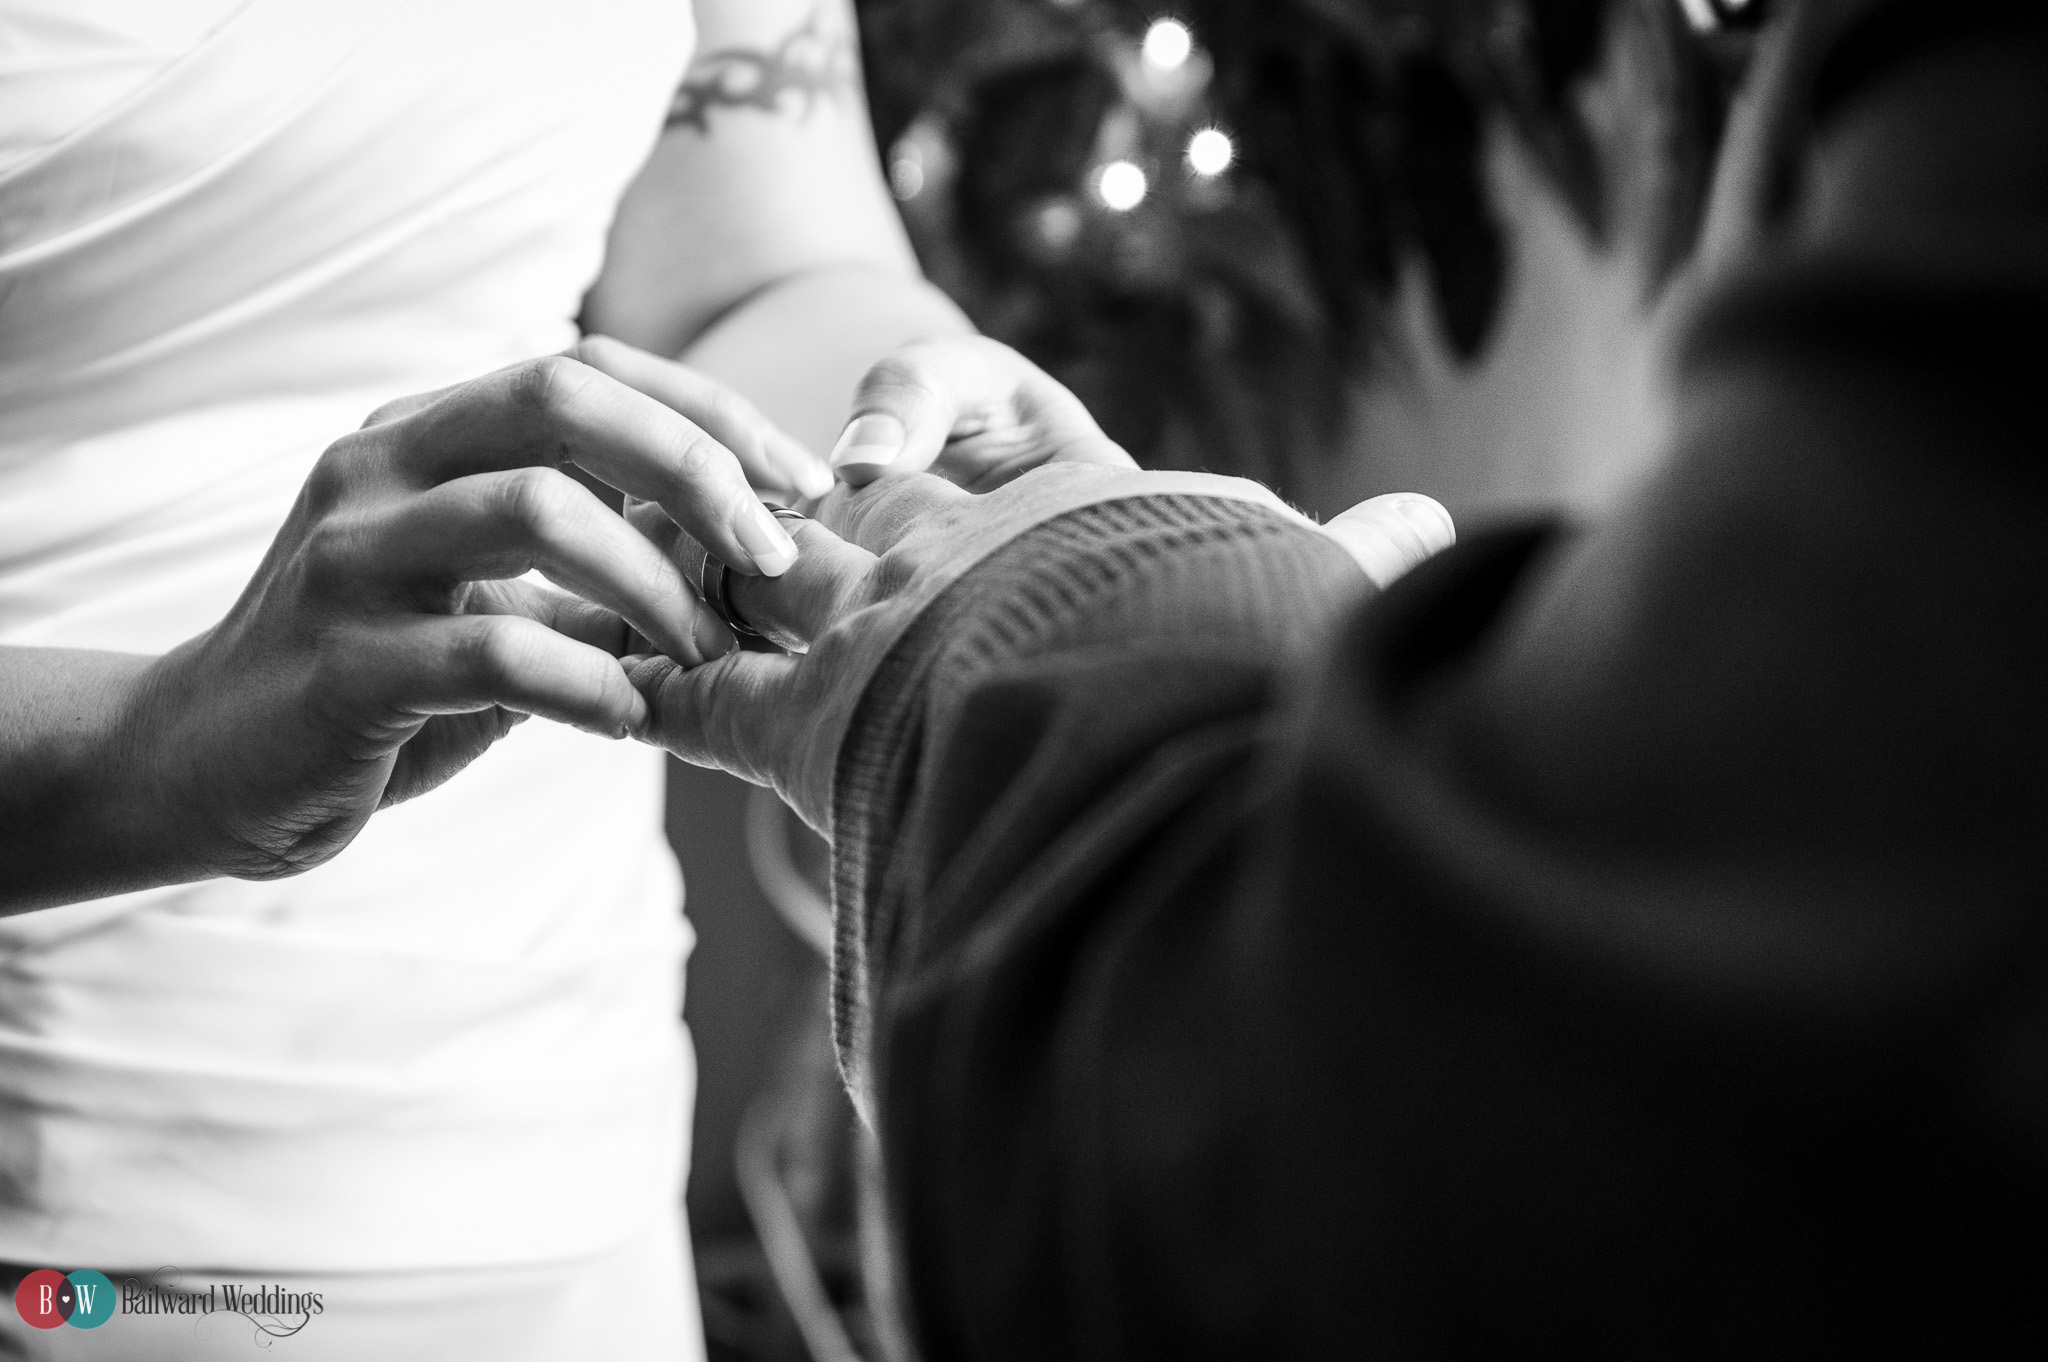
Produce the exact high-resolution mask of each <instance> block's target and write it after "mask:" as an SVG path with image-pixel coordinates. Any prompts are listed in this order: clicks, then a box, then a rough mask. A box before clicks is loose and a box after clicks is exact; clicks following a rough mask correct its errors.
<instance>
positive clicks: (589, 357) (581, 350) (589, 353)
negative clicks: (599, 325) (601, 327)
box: [562, 336, 622, 364]
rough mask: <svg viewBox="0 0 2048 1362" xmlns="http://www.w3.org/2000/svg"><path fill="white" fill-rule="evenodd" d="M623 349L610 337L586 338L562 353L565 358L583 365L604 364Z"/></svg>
mask: <svg viewBox="0 0 2048 1362" xmlns="http://www.w3.org/2000/svg"><path fill="white" fill-rule="evenodd" d="M621 348H622V347H621V346H620V344H619V342H617V341H615V340H613V339H612V338H611V337H610V336H584V337H582V338H581V339H579V340H578V341H577V342H576V343H575V344H574V345H572V346H570V347H569V348H568V349H567V350H564V351H563V352H562V354H563V356H564V357H565V358H568V359H573V360H576V361H578V362H579V363H583V364H597V363H602V362H603V361H604V360H605V359H607V358H608V357H610V356H612V355H616V354H617V353H618V352H619V350H620V349H621Z"/></svg>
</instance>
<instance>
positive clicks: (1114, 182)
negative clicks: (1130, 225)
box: [1095, 161, 1148, 213]
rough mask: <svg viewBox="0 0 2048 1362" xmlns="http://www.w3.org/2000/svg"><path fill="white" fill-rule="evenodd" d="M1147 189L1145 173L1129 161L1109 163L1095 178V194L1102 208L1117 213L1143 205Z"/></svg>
mask: <svg viewBox="0 0 2048 1362" xmlns="http://www.w3.org/2000/svg"><path fill="white" fill-rule="evenodd" d="M1147 187H1148V186H1147V185H1146V183H1145V172H1144V171H1142V170H1140V169H1138V167H1137V166H1135V165H1133V164H1131V163H1130V162H1129V161H1111V162H1110V163H1109V164H1108V165H1106V166H1104V167H1103V168H1102V173H1101V174H1100V175H1098V176H1096V178H1095V192H1096V193H1097V194H1099V195H1101V197H1102V202H1103V206H1104V207H1106V208H1109V209H1110V210H1112V211H1113V212H1118V213H1127V212H1129V211H1130V210H1131V209H1133V208H1136V207H1137V206H1138V205H1139V204H1141V203H1143V202H1144V201H1145V190H1146V188H1147Z"/></svg>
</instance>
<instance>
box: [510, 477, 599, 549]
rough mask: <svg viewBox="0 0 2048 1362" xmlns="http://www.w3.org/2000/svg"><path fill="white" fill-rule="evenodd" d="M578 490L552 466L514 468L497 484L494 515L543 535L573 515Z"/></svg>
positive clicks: (552, 530) (556, 528)
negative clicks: (496, 501) (495, 512)
mask: <svg viewBox="0 0 2048 1362" xmlns="http://www.w3.org/2000/svg"><path fill="white" fill-rule="evenodd" d="M581 492H582V489H581V488H579V487H578V486H577V485H576V484H575V483H574V482H572V481H571V480H570V479H569V477H568V475H567V474H565V473H561V472H558V471H556V470H555V469H552V468H518V469H514V470H513V471H511V472H509V473H507V474H505V475H504V477H503V478H502V479H501V480H500V481H499V483H498V505H497V511H498V514H499V515H500V516H501V517H502V518H504V519H505V520H507V521H509V522H511V523H512V524H514V525H517V526H519V527H520V528H521V529H524V530H526V531H527V532H529V533H531V534H534V535H538V536H546V535H548V534H550V533H552V532H554V531H556V530H558V529H559V528H560V527H561V526H562V525H563V523H564V522H566V521H567V520H569V519H570V518H571V517H572V516H573V515H574V514H575V502H574V500H573V497H574V496H575V495H576V494H580V493H581Z"/></svg>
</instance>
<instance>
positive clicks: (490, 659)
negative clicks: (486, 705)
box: [455, 615, 534, 693]
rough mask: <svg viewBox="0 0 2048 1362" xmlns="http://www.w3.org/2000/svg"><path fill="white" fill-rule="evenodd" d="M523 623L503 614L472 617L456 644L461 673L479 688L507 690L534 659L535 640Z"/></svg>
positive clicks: (467, 621)
mask: <svg viewBox="0 0 2048 1362" xmlns="http://www.w3.org/2000/svg"><path fill="white" fill-rule="evenodd" d="M522 623H523V621H520V620H515V619H511V618H508V617H506V616H503V615H473V616H469V617H468V618H467V620H466V622H465V627H464V628H463V631H462V633H461V635H460V636H459V639H458V641H457V644H456V659H455V660H456V666H457V671H458V673H459V674H460V675H461V676H462V677H464V678H465V679H467V680H468V681H469V682H470V683H471V684H472V685H474V686H475V687H476V688H478V689H479V690H482V691H485V692H489V693H498V692H502V691H503V690H505V689H506V688H507V687H508V686H509V685H510V683H511V682H512V681H513V680H514V679H515V678H516V677H518V676H520V675H521V674H522V673H523V672H524V671H525V670H526V669H527V667H528V665H529V664H530V663H531V661H532V659H533V654H534V644H533V640H532V639H531V638H530V637H529V636H528V633H527V631H526V630H525V629H522V628H520V627H519V626H520V625H521V624H522Z"/></svg>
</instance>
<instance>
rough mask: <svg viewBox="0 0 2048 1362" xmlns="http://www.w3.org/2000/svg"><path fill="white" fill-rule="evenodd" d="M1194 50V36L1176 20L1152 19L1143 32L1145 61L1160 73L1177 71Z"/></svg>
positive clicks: (1184, 25) (1185, 26)
mask: <svg viewBox="0 0 2048 1362" xmlns="http://www.w3.org/2000/svg"><path fill="white" fill-rule="evenodd" d="M1194 50H1195V35H1194V34H1192V33H1190V32H1188V26H1187V25H1186V24H1184V23H1182V22H1181V21H1180V20H1178V19H1154V20H1153V21H1152V26H1151V27H1150V28H1147V29H1146V30H1145V48H1144V51H1145V60H1146V62H1147V63H1148V64H1150V65H1152V66H1156V67H1158V68H1159V69H1160V70H1162V71H1178V70H1179V69H1180V68H1181V67H1182V66H1184V65H1186V63H1187V59H1188V55H1189V54H1190V53H1192V52H1193V51H1194Z"/></svg>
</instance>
